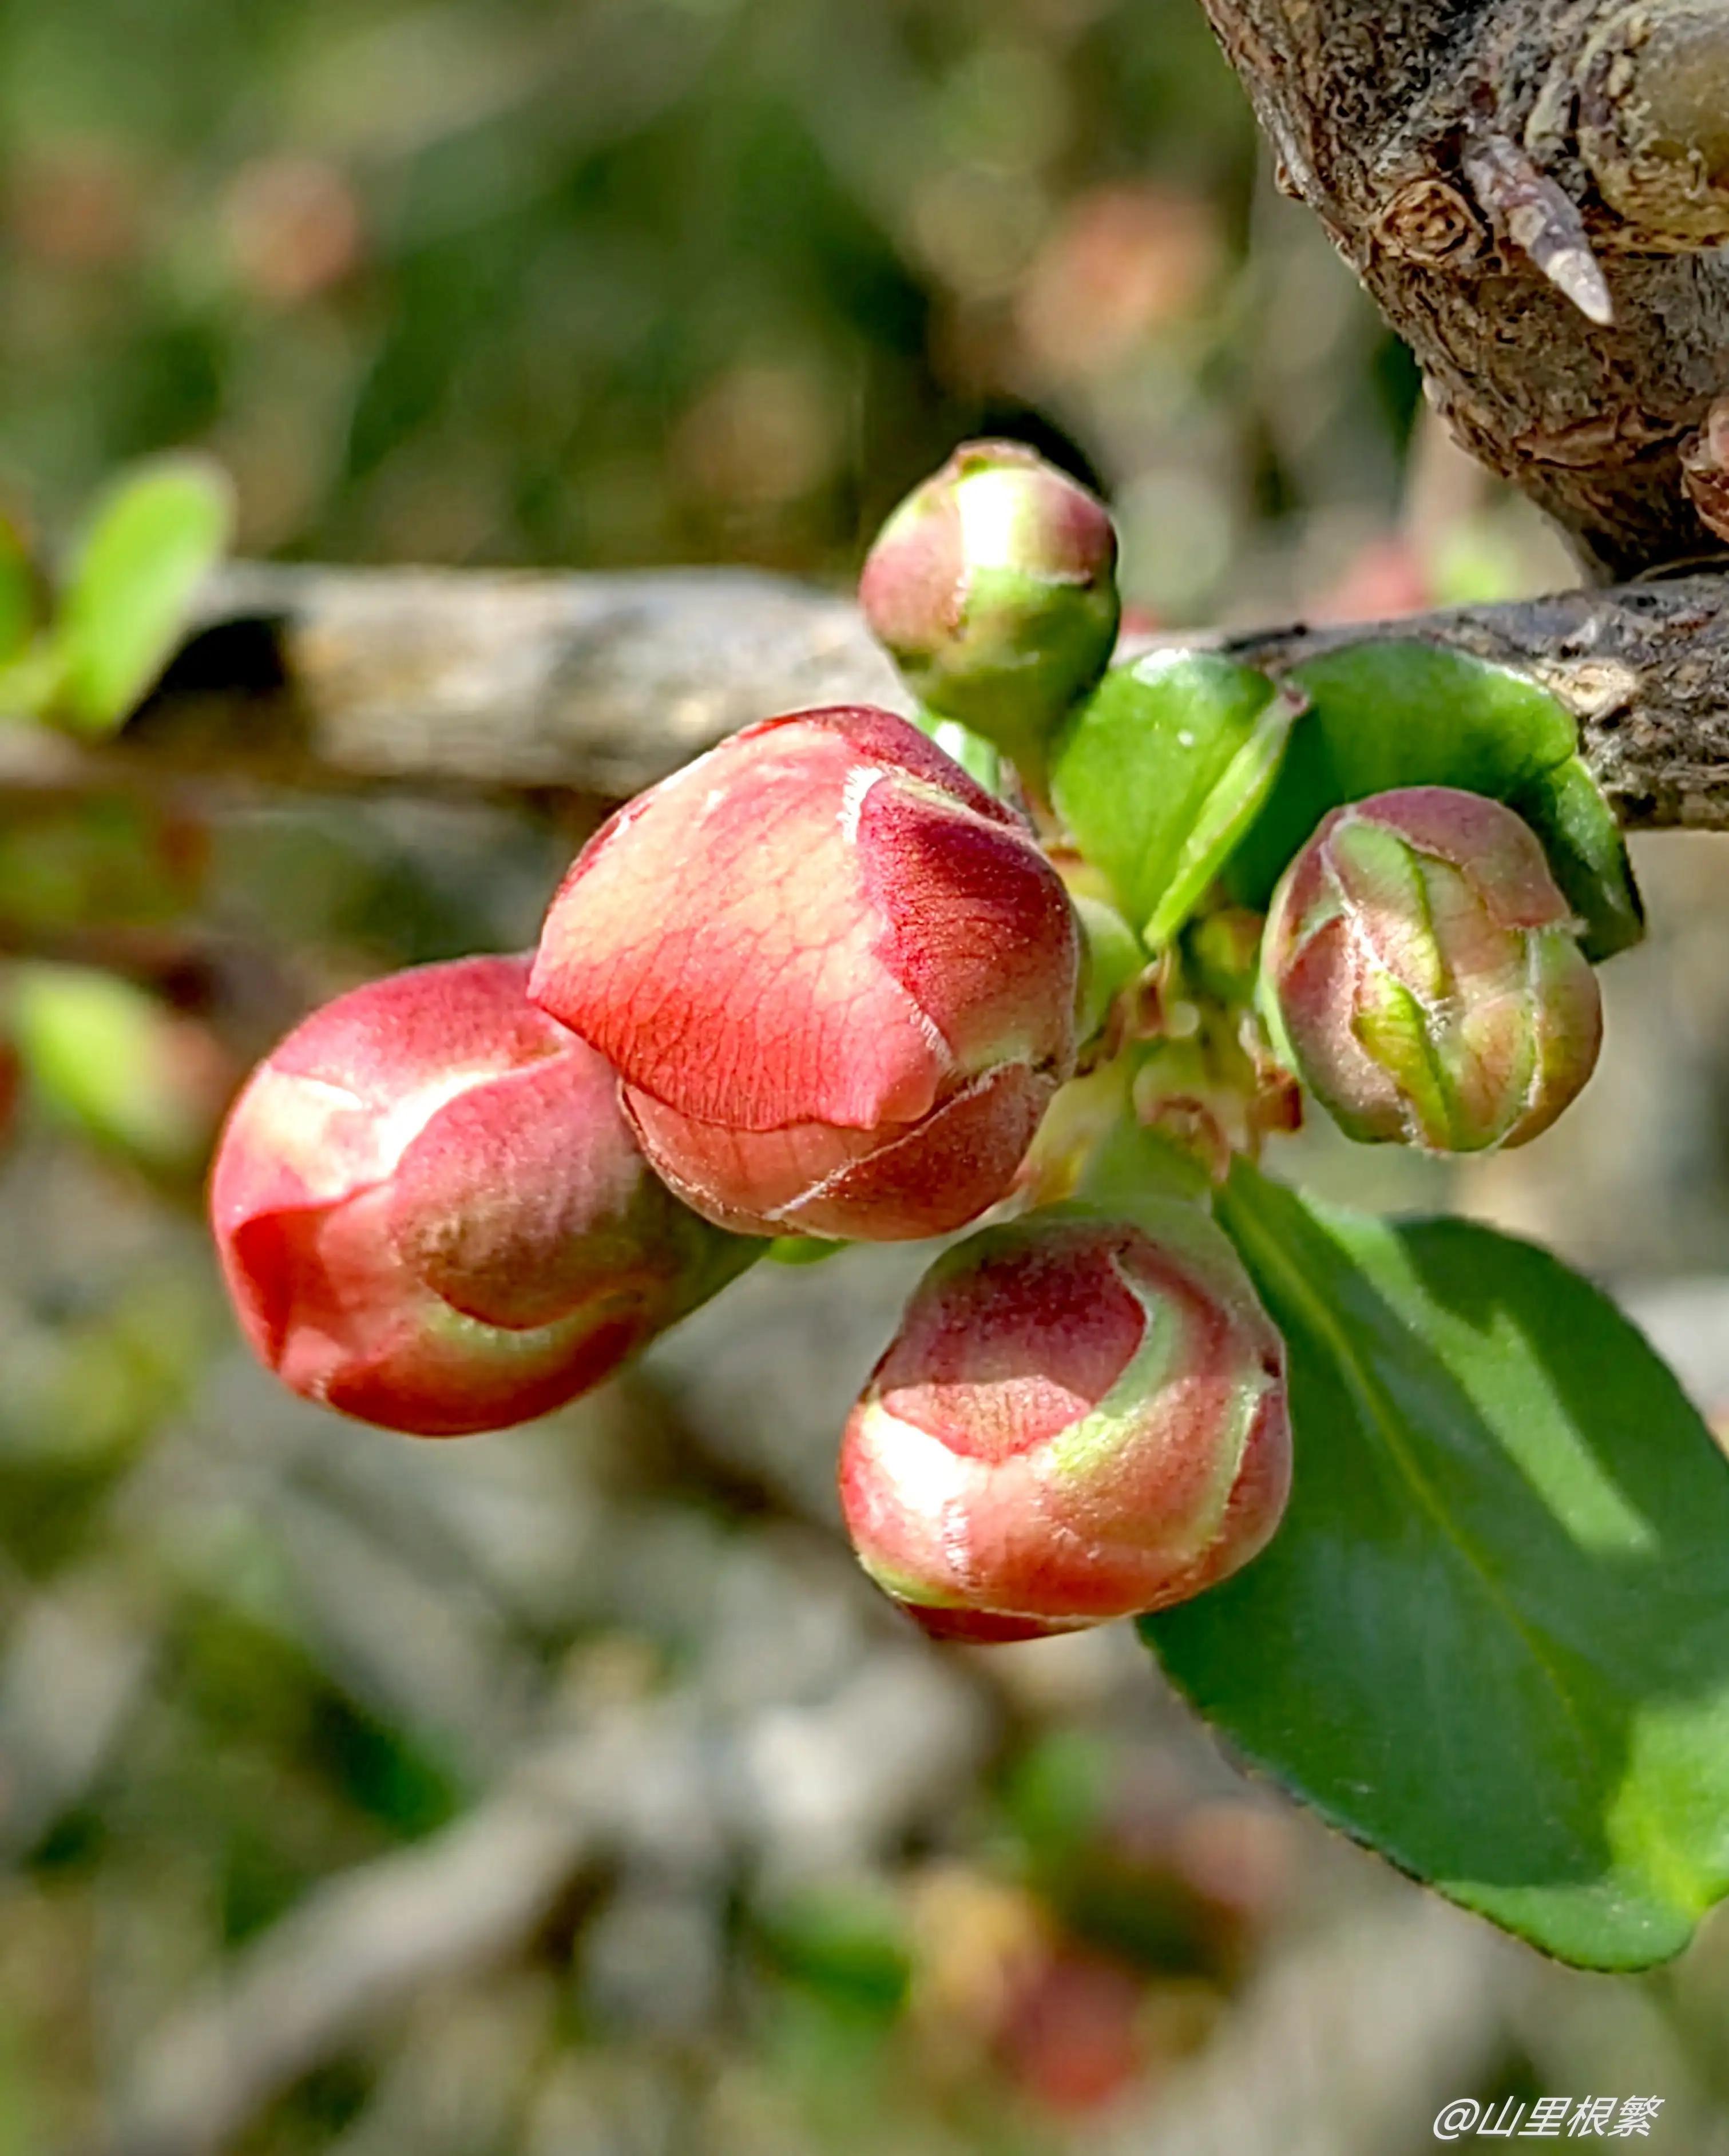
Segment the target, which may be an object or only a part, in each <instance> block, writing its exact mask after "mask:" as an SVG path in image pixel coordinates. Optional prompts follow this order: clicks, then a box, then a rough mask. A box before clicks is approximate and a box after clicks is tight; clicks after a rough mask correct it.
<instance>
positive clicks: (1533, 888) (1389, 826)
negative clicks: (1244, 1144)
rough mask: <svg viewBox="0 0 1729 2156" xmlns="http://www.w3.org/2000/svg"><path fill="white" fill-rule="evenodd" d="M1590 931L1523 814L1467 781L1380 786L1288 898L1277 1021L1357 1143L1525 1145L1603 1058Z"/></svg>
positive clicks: (1321, 847)
mask: <svg viewBox="0 0 1729 2156" xmlns="http://www.w3.org/2000/svg"><path fill="white" fill-rule="evenodd" d="M1263 968H1264V971H1263V981H1264V983H1265V986H1266V988H1267V989H1268V995H1269V999H1270V1002H1271V1004H1272V1005H1273V1009H1272V1010H1271V1011H1269V1014H1268V1015H1269V1019H1270V1020H1273V1021H1274V1022H1275V1029H1276V1030H1278V1031H1279V1032H1281V1033H1282V1034H1283V1037H1284V1045H1285V1046H1286V1047H1287V1048H1288V1050H1289V1055H1290V1059H1291V1060H1292V1061H1293V1062H1294V1065H1295V1067H1296V1069H1297V1070H1298V1071H1299V1073H1300V1075H1302V1077H1303V1078H1304V1081H1306V1082H1307V1084H1308V1085H1309V1086H1310V1090H1311V1091H1313V1092H1314V1094H1315V1096H1316V1098H1317V1099H1318V1100H1319V1101H1320V1103H1321V1106H1323V1107H1325V1109H1326V1110H1327V1111H1328V1112H1329V1113H1330V1115H1331V1116H1333V1117H1334V1119H1335V1122H1337V1123H1338V1124H1339V1125H1340V1128H1341V1129H1342V1130H1344V1131H1345V1132H1346V1134H1347V1135H1348V1136H1350V1137H1354V1138H1357V1139H1361V1140H1362V1141H1363V1142H1370V1143H1372V1142H1377V1141H1381V1140H1388V1139H1390V1140H1392V1141H1395V1142H1398V1143H1402V1144H1406V1145H1417V1146H1422V1147H1426V1148H1428V1150H1429V1151H1431V1152H1479V1151H1481V1150H1482V1149H1483V1148H1485V1147H1490V1146H1497V1145H1522V1144H1523V1143H1524V1142H1525V1141H1526V1139H1527V1138H1532V1137H1536V1134H1537V1133H1538V1132H1539V1131H1542V1130H1546V1128H1547V1127H1548V1126H1549V1125H1550V1124H1551V1122H1554V1120H1555V1118H1556V1117H1557V1116H1558V1115H1559V1114H1560V1113H1561V1111H1562V1109H1563V1108H1564V1107H1565V1106H1567V1103H1568V1101H1571V1100H1572V1098H1573V1096H1574V1095H1575V1094H1576V1093H1577V1092H1578V1091H1579V1090H1580V1088H1581V1087H1582V1086H1583V1085H1584V1083H1585V1081H1586V1080H1587V1078H1588V1077H1589V1076H1590V1075H1591V1072H1592V1069H1593V1065H1595V1063H1596V1061H1597V1052H1598V1046H1599V1045H1600V1042H1601V1039H1602V1028H1603V1018H1602V1007H1601V1004H1600V1002H1599V999H1598V989H1597V977H1596V975H1595V974H1594V973H1593V972H1592V970H1591V967H1590V964H1589V962H1588V961H1587V959H1586V957H1585V956H1584V953H1583V952H1582V951H1581V950H1580V948H1579V945H1578V941H1577V923H1576V922H1575V921H1573V919H1572V916H1571V914H1570V913H1569V911H1568V908H1567V901H1566V900H1565V899H1564V898H1563V897H1562V895H1561V892H1560V891H1559V890H1558V889H1557V887H1556V884H1555V880H1554V878H1553V876H1552V875H1551V874H1550V871H1549V867H1548V864H1547V862H1546V860H1545V859H1544V856H1543V850H1542V848H1541V845H1540V844H1538V842H1537V839H1536V835H1535V834H1534V833H1533V832H1532V831H1531V829H1530V828H1529V826H1528V825H1526V824H1524V823H1523V822H1521V819H1519V818H1518V817H1517V816H1515V814H1513V812H1512V810H1511V809H1510V808H1504V807H1503V806H1502V805H1501V804H1500V803H1499V802H1497V801H1490V800H1488V799H1486V798H1485V797H1483V796H1482V795H1480V794H1476V793H1460V792H1458V791H1456V790H1455V789H1454V788H1451V787H1442V786H1416V787H1407V788H1401V789H1399V790H1398V791H1396V792H1394V793H1378V794H1377V795H1375V796H1374V797H1373V798H1371V799H1370V800H1367V801H1360V802H1357V803H1355V804H1353V805H1351V806H1350V807H1347V808H1337V809H1335V810H1334V812H1333V814H1331V815H1330V816H1329V817H1328V818H1327V819H1326V820H1325V823H1323V824H1321V826H1320V829H1319V830H1317V831H1316V833H1315V836H1314V837H1313V838H1312V839H1310V842H1309V844H1307V845H1306V846H1305V847H1304V849H1303V850H1302V852H1301V853H1300V854H1299V855H1298V856H1297V858H1296V859H1295V860H1294V861H1293V862H1292V863H1291V865H1290V867H1289V869H1288V870H1286V872H1285V875H1284V879H1283V880H1282V881H1281V883H1280V885H1279V889H1278V890H1277V891H1276V892H1275V893H1274V899H1273V907H1272V911H1271V913H1270V915H1269V916H1268V923H1267V933H1266V939H1265V944H1264V956H1263Z"/></svg>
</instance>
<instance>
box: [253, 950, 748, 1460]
mask: <svg viewBox="0 0 1729 2156" xmlns="http://www.w3.org/2000/svg"><path fill="white" fill-rule="evenodd" d="M527 981H528V961H527V958H526V957H516V958H468V959H463V960H460V961H459V962H456V963H455V964H452V965H443V966H423V967H420V968H416V969H415V970H414V972H411V973H398V974H395V975H394V976H393V977H392V978H389V980H383V981H375V982H373V983H370V984H369V985H368V986H367V987H365V988H356V989H354V990H353V991H352V993H349V994H347V995H345V996H341V997H338V998H337V1000H336V1002H334V1003H333V1004H327V1005H326V1006H325V1008H324V1009H322V1010H320V1011H316V1012H315V1013H314V1014H313V1015H312V1016H311V1018H309V1019H306V1022H305V1024H302V1025H301V1026H300V1027H299V1028H297V1029H296V1031H295V1032H293V1033H291V1034H290V1035H289V1036H288V1038H287V1039H286V1040H285V1041H284V1042H282V1044H281V1045H280V1047H278V1048H277V1049H276V1050H275V1052H274V1054H272V1055H270V1056H269V1057H268V1058H267V1059H266V1060H265V1062H264V1063H262V1064H261V1065H260V1066H259V1068H258V1069H257V1070H255V1072H254V1073H253V1075H252V1077H251V1079H250V1081H249V1082H248V1084H247V1086H246V1087H245V1089H244V1091H243V1092H242V1093H241V1095H240V1096H239V1100H238V1101H236V1102H235V1104H234V1110H233V1111H232V1113H231V1114H230V1116H229V1122H228V1127H227V1128H226V1130H225V1131H224V1134H223V1138H222V1143H221V1147H220V1149H219V1153H218V1156H217V1160H216V1166H215V1169H214V1174H213V1177H212V1181H211V1192H210V1206H211V1217H212V1222H213V1224H214V1229H215V1234H216V1244H217V1250H218V1252H219V1255H220V1258H221V1260H222V1268H223V1272H224V1277H225V1279H226V1281H227V1284H228V1289H229V1295H230V1296H232V1298H233V1300H234V1308H235V1310H236V1312H237V1313H238V1315H239V1320H240V1323H241V1326H242V1328H243V1329H244V1332H245V1334H246V1337H247V1338H248V1340H249V1341H250V1343H251V1345H252V1347H254V1349H255V1351H256V1353H257V1354H258V1356H259V1358H260V1361H262V1362H263V1363H265V1364H266V1365H267V1367H268V1368H270V1369H272V1370H274V1371H275V1373H276V1375H277V1376H278V1377H279V1378H280V1379H281V1380H282V1382H283V1383H284V1384H286V1386H288V1387H289V1389H291V1391H293V1392H296V1393H301V1394H304V1395H305V1396H306V1398H307V1399H313V1400H316V1401H318V1402H320V1403H321V1404H322V1405H324V1406H326V1407H330V1408H335V1409H339V1410H340V1411H341V1412H342V1414H350V1415H354V1416H356V1417H358V1419H360V1420H361V1421H363V1422H373V1423H379V1424H383V1425H384V1426H385V1427H386V1428H387V1429H391V1430H407V1431H409V1432H411V1433H413V1434H414V1435H419V1436H425V1437H450V1436H456V1435H461V1434H463V1433H465V1432H466V1431H470V1430H495V1429H498V1428H501V1427H502V1426H503V1425H504V1424H509V1423H513V1422H524V1421H527V1420H528V1419H530V1418H531V1417H533V1416H535V1415H540V1414H548V1413H549V1412H550V1411H551V1410H552V1409H553V1408H556V1407H560V1406H562V1405H563V1404H564V1402H565V1401H567V1400H569V1399H574V1398H575V1397H576V1395H577V1394H579V1393H582V1392H586V1391H587V1390H588V1389H589V1387H590V1386H592V1385H595V1384H598V1383H599V1382H600V1380H601V1379H602V1378H605V1377H609V1376H610V1374H611V1373H612V1372H613V1371H614V1370H615V1369H616V1368H618V1367H619V1365H620V1363H622V1362H624V1361H625V1358H626V1357H628V1356H629V1355H630V1354H632V1353H634V1352H635V1351H636V1349H637V1348H639V1347H641V1346H642V1345H643V1344H644V1343H645V1342H646V1341H647V1340H648V1339H649V1338H651V1337H652V1335H653V1334H654V1333H656V1332H659V1331H660V1330H661V1329H662V1328H663V1327H666V1326H667V1325H669V1324H671V1323H672V1322H673V1321H674V1320H675V1319H676V1318H677V1317H682V1316H683V1315H684V1314H685V1312H687V1311H688V1310H691V1309H692V1308H694V1306H696V1305H697V1303H698V1302H700V1301H703V1300H705V1299H706V1297H707V1296H709V1295H711V1294H713V1292H714V1291H716V1290H717V1289H718V1288H720V1287H721V1286H723V1285H724V1284H725V1282H726V1281H728V1280H729V1279H731V1278H732V1276H733V1275H734V1274H735V1273H737V1272H738V1271H740V1270H742V1269H743V1267H744V1265H746V1264H747V1263H749V1258H750V1256H751V1255H754V1246H753V1245H747V1244H742V1243H738V1242H734V1241H733V1240H732V1239H731V1238H729V1237H727V1236H724V1235H718V1234H717V1233H716V1232H715V1230H714V1229H713V1228H711V1227H709V1226H708V1224H707V1223H705V1222H703V1221H701V1220H698V1219H696V1218H694V1216H693V1215H692V1214H689V1213H687V1211H686V1210H685V1209H684V1208H683V1207H682V1206H681V1205H680V1204H678V1202H677V1199H674V1198H673V1197H672V1193H670V1192H669V1191H667V1190H666V1189H665V1188H663V1187H662V1186H661V1183H658V1182H657V1181H656V1178H655V1177H654V1176H653V1175H652V1174H651V1173H650V1171H649V1168H648V1167H647V1164H646V1163H645V1162H644V1160H643V1158H642V1157H641V1153H640V1152H638V1150H637V1148H636V1145H635V1143H634V1142H633V1141H632V1139H631V1137H630V1129H629V1127H628V1126H627V1125H626V1123H625V1120H624V1118H623V1116H621V1115H620V1113H619V1111H618V1107H617V1104H616V1097H615V1096H616V1091H617V1081H616V1078H615V1074H614V1073H613V1071H612V1070H610V1068H609V1067H608V1066H607V1065H606V1064H605V1062H603V1061H602V1060H601V1059H600V1057H599V1056H598V1055H595V1054H594V1051H593V1050H592V1049H589V1048H588V1047H586V1046H585V1045H584V1044H583V1043H582V1042H581V1041H579V1040H578V1039H575V1038H574V1036H573V1035H571V1034H568V1033H566V1032H565V1031H564V1030H563V1029H562V1028H561V1027H559V1026H558V1025H555V1024H553V1021H552V1020H551V1019H549V1018H548V1017H547V1016H546V1015H545V1014H543V1012H541V1011H538V1010H537V1009H535V1008H534V1006H533V1004H530V1003H529V1002H528V1000H527V994H526V990H527Z"/></svg>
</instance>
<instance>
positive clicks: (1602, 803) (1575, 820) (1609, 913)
mask: <svg viewBox="0 0 1729 2156" xmlns="http://www.w3.org/2000/svg"><path fill="white" fill-rule="evenodd" d="M1509 806H1510V807H1511V808H1516V809H1517V810H1518V812H1519V814H1521V816H1522V817H1524V819H1525V820H1526V823H1527V824H1530V825H1531V829H1533V830H1534V831H1535V832H1536V834H1537V836H1538V837H1539V838H1540V839H1541V840H1542V842H1543V850H1544V852H1545V853H1546V854H1547V855H1548V856H1549V865H1550V867H1551V869H1552V870H1553V871H1554V874H1555V880H1556V882H1557V883H1558V884H1559V885H1560V886H1561V888H1562V891H1563V892H1564V893H1565V894H1566V896H1567V903H1568V904H1569V905H1570V906H1572V909H1573V911H1574V912H1575V913H1576V914H1577V915H1578V916H1579V918H1580V920H1581V921H1583V922H1584V924H1585V932H1584V934H1583V935H1582V937H1580V939H1579V940H1580V942H1582V945H1583V946H1584V950H1585V956H1586V957H1587V958H1590V959H1593V960H1595V961H1597V962H1602V960H1603V959H1605V958H1613V957H1614V955H1615V953H1616V952H1618V951H1626V950H1630V949H1631V947H1633V945H1634V944H1635V943H1637V942H1639V941H1640V940H1641V938H1642V937H1644V932H1645V912H1644V906H1642V905H1641V904H1640V903H1639V885H1637V884H1636V883H1635V882H1634V879H1633V865H1632V863H1631V862H1630V861H1629V860H1628V858H1627V841H1626V840H1625V839H1624V838H1623V837H1622V835H1621V826H1620V824H1618V822H1617V821H1616V819H1615V812H1614V810H1613V808H1610V806H1609V804H1608V801H1607V800H1606V799H1605V798H1604V796H1603V788H1601V787H1600V786H1599V785H1598V783H1597V781H1596V780H1595V779H1594V778H1593V777H1592V776H1591V772H1590V768H1589V767H1588V766H1587V763H1586V762H1585V759H1584V758H1583V757H1579V756H1570V757H1568V758H1567V762H1565V763H1558V764H1557V765H1556V767H1555V768H1554V769H1553V770H1552V771H1546V772H1544V773H1541V776H1540V777H1538V778H1534V779H1533V780H1531V783H1530V784H1529V785H1527V786H1523V787H1521V788H1520V789H1519V791H1518V792H1517V793H1514V794H1512V795H1511V796H1510V797H1509Z"/></svg>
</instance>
